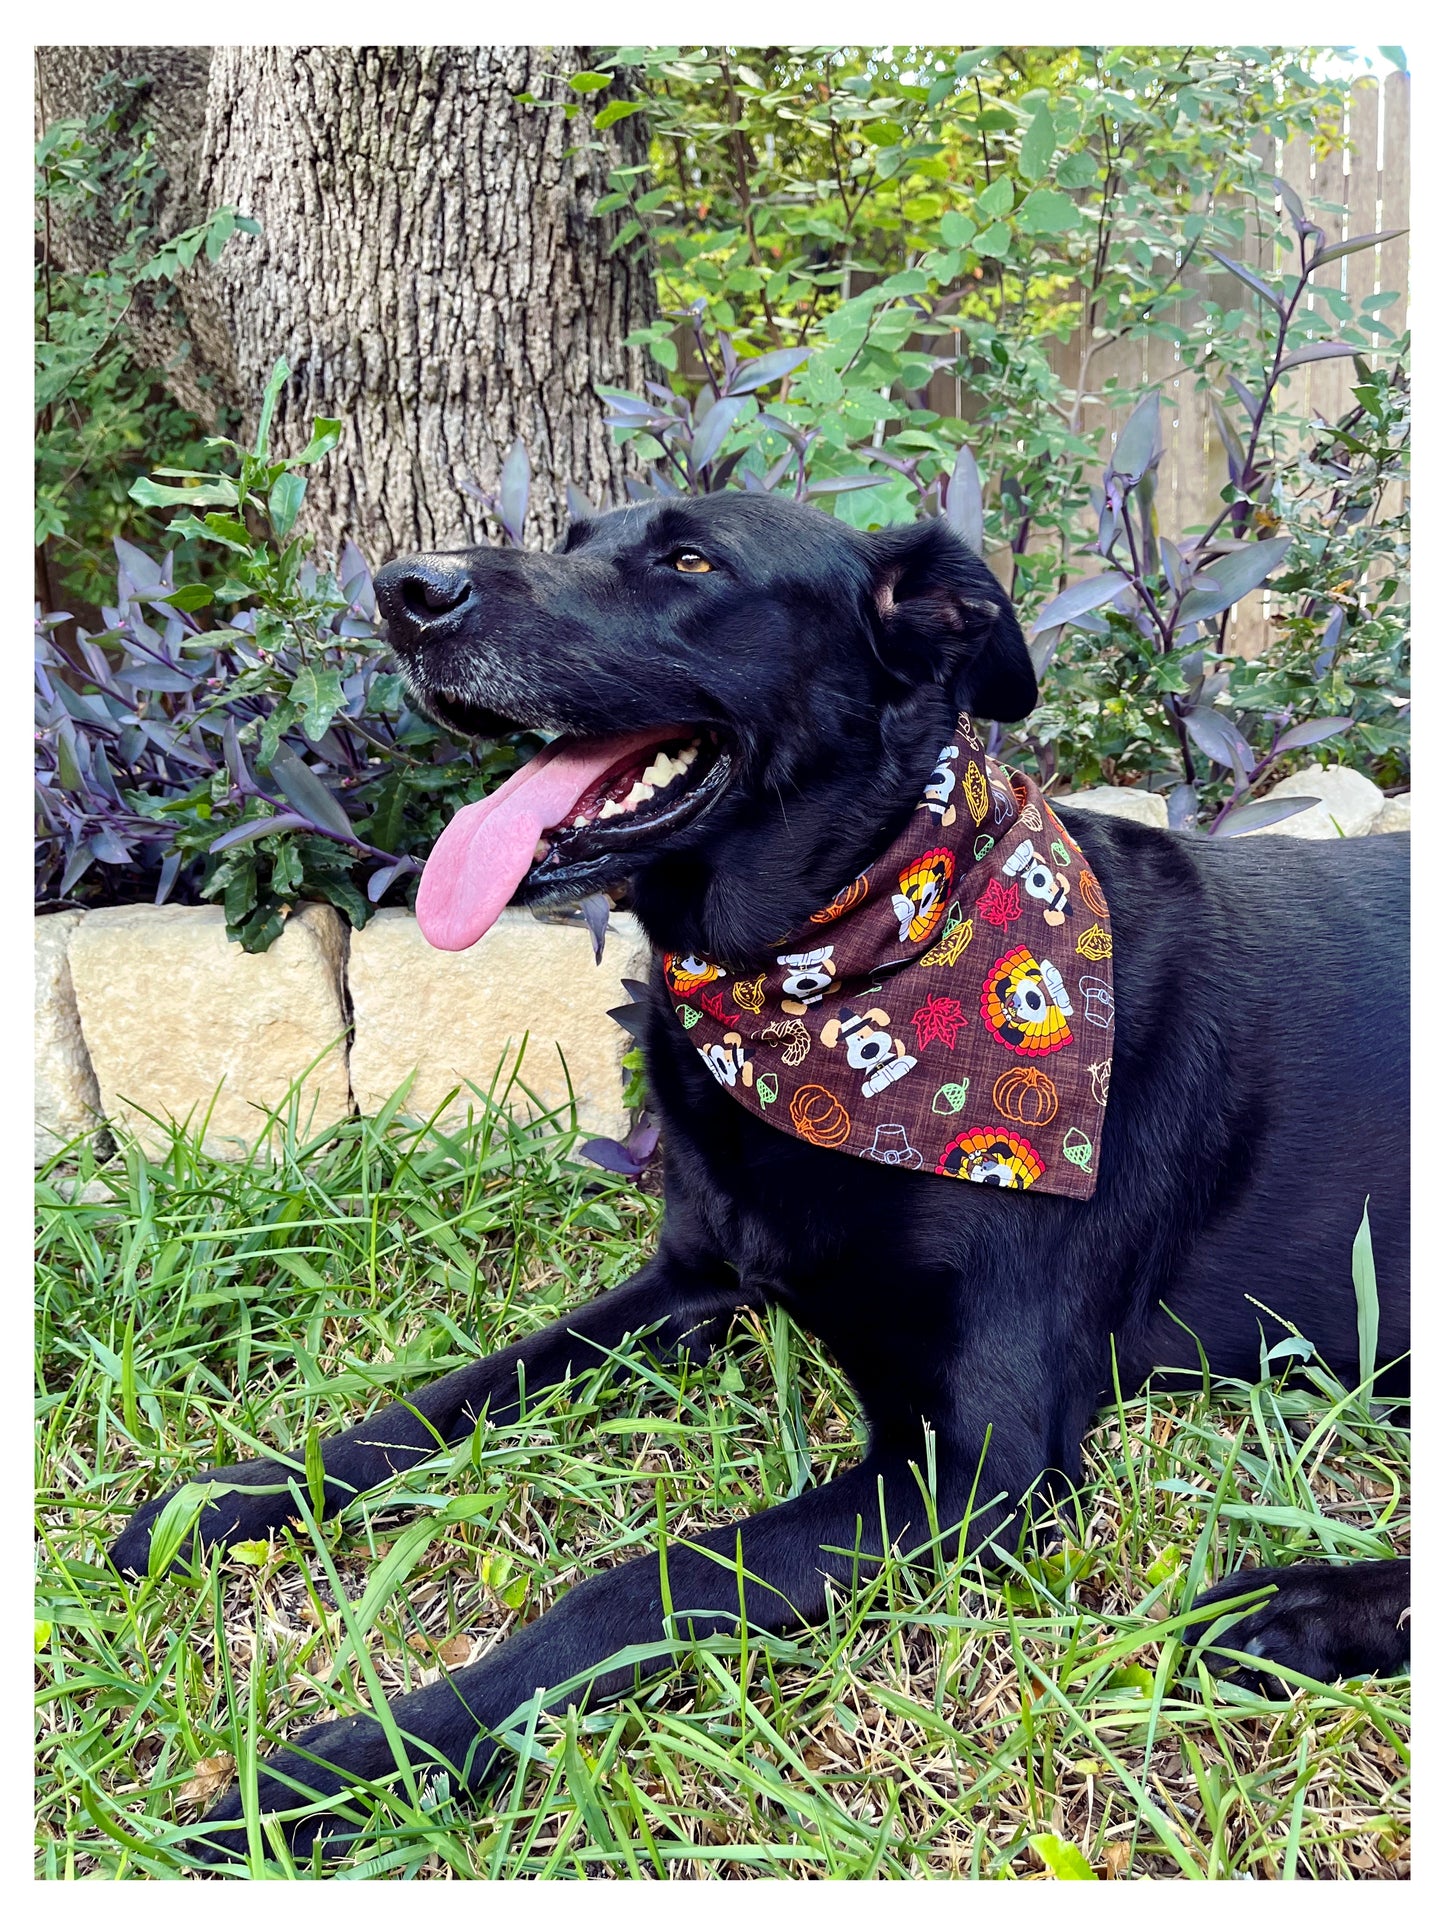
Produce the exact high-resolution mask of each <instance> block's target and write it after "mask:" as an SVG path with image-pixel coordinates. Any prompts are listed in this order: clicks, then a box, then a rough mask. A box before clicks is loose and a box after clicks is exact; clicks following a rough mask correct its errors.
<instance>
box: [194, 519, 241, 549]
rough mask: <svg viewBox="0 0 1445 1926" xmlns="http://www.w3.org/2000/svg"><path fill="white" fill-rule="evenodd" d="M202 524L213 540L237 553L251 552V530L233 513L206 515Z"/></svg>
mask: <svg viewBox="0 0 1445 1926" xmlns="http://www.w3.org/2000/svg"><path fill="white" fill-rule="evenodd" d="M202 526H203V527H204V528H205V531H206V534H207V535H208V536H209V537H210V539H211V540H212V541H213V542H220V543H221V544H222V546H223V547H225V548H229V549H231V550H233V551H234V552H235V553H236V554H238V555H249V554H250V553H251V531H250V530H249V529H248V528H247V526H246V524H245V523H244V522H239V521H237V520H236V518H235V516H234V515H207V516H206V518H205V520H204V522H203V524H202Z"/></svg>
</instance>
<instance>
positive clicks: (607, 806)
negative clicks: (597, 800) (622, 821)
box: [597, 796, 622, 823]
mask: <svg viewBox="0 0 1445 1926" xmlns="http://www.w3.org/2000/svg"><path fill="white" fill-rule="evenodd" d="M621 814H622V804H621V803H620V802H616V801H614V800H613V798H612V797H611V796H609V797H608V798H607V800H606V802H605V803H603V805H602V807H601V808H600V809H599V810H598V812H597V820H598V822H599V823H605V822H606V821H607V818H608V817H609V816H620V815H621Z"/></svg>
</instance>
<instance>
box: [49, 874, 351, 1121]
mask: <svg viewBox="0 0 1445 1926" xmlns="http://www.w3.org/2000/svg"><path fill="white" fill-rule="evenodd" d="M346 939H347V928H346V925H345V923H344V922H343V921H342V919H341V917H340V916H339V915H338V914H337V913H336V911H335V910H334V909H332V908H330V907H329V905H326V904H322V903H307V904H304V905H303V906H302V907H301V908H300V909H299V910H297V911H296V913H295V914H294V915H293V916H291V917H289V918H288V919H287V922H286V927H285V928H284V929H283V930H282V932H281V934H280V936H279V937H277V939H276V941H275V942H274V943H273V944H272V945H271V947H270V949H269V950H265V951H263V952H261V953H260V954H258V955H255V956H251V955H248V954H247V953H246V951H245V950H243V949H242V948H241V946H240V944H239V943H233V942H231V941H230V940H229V939H228V937H227V935H226V918H225V912H224V911H223V910H222V909H221V908H220V907H219V906H216V907H210V906H206V907H203V908H199V909H188V908H184V907H182V906H181V905H178V904H165V905H163V906H161V907H160V908H157V907H156V906H155V905H154V904H136V905H132V906H128V907H125V908H121V909H102V910H92V911H91V912H90V913H89V915H88V916H87V917H86V918H85V920H84V922H83V923H82V924H81V926H80V928H79V929H78V930H77V931H76V933H75V935H74V937H73V938H72V939H71V946H70V967H71V972H72V975H73V976H74V979H75V998H76V1004H77V1007H78V1008H79V1011H80V1024H81V1029H82V1030H83V1032H84V1034H85V1041H86V1046H87V1048H88V1049H89V1051H90V1060H91V1062H92V1064H93V1065H94V1067H95V1074H96V1077H97V1079H98V1081H99V1085H100V1097H101V1103H102V1105H103V1107H104V1110H105V1114H106V1116H107V1117H109V1118H111V1119H112V1120H118V1121H123V1122H124V1123H126V1124H127V1125H128V1126H129V1127H130V1128H131V1129H133V1130H134V1131H135V1132H136V1134H137V1135H138V1136H139V1137H140V1138H141V1140H142V1141H143V1142H145V1143H147V1144H149V1145H151V1146H152V1147H153V1148H157V1149H159V1148H163V1147H164V1145H165V1142H166V1137H165V1133H164V1131H163V1130H162V1129H160V1128H159V1127H158V1126H157V1125H156V1124H153V1123H152V1122H150V1121H149V1118H148V1117H147V1116H146V1115H145V1114H144V1113H146V1112H149V1113H150V1115H151V1116H153V1117H156V1118H162V1119H163V1118H167V1117H170V1118H174V1119H176V1120H177V1121H178V1122H183V1121H185V1120H186V1119H187V1118H189V1119H191V1120H192V1122H193V1125H194V1126H195V1127H199V1126H200V1124H201V1121H202V1120H203V1119H204V1118H205V1117H206V1114H207V1112H208V1111H209V1112H210V1120H209V1123H208V1124H207V1127H206V1144H207V1147H208V1149H210V1150H211V1151H212V1152H213V1153H214V1154H216V1155H219V1156H223V1157H229V1156H234V1157H239V1156H242V1155H244V1154H245V1151H246V1150H247V1149H248V1148H249V1147H250V1146H251V1145H252V1144H253V1143H254V1142H255V1141H256V1139H257V1137H258V1136H259V1135H260V1133H261V1131H262V1130H263V1129H264V1128H265V1124H266V1112H267V1111H269V1110H275V1109H277V1108H280V1109H281V1110H282V1113H283V1116H284V1114H285V1111H286V1106H287V1091H288V1089H289V1088H290V1086H291V1085H292V1084H293V1083H295V1082H296V1081H297V1080H298V1079H299V1078H302V1077H303V1076H304V1078H305V1081H304V1083H303V1084H302V1086H301V1089H300V1092H299V1110H298V1123H299V1128H300V1130H301V1132H302V1134H303V1136H309V1135H312V1134H314V1133H315V1132H317V1131H319V1130H322V1129H324V1128H325V1127H326V1126H327V1125H328V1124H333V1123H335V1122H337V1121H338V1120H339V1119H340V1118H342V1117H345V1116H347V1115H348V1114H349V1112H350V1108H351V1104H350V1094H349V1091H348V1087H347V1079H346V1041H345V1032H346V1011H345V1002H344V994H343V974H344V970H345V963H346ZM317 1059H319V1061H317ZM313 1066H314V1067H313Z"/></svg>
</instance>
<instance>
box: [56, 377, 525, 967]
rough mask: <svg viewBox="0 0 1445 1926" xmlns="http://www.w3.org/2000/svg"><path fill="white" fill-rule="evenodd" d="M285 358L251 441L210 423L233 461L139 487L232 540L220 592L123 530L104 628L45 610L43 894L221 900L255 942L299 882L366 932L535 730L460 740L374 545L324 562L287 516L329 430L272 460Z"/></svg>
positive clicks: (205, 534) (190, 535) (212, 536)
mask: <svg viewBox="0 0 1445 1926" xmlns="http://www.w3.org/2000/svg"><path fill="white" fill-rule="evenodd" d="M287 372H288V371H287V369H286V365H285V363H284V362H282V363H279V364H278V366H277V368H276V370H275V372H274V373H273V375H272V378H271V382H270V384H269V386H268V388H267V392H266V397H265V400H264V402H263V406H262V410H261V424H260V430H259V433H258V436H257V439H256V443H255V447H254V448H253V449H251V450H249V451H248V450H246V449H243V448H241V447H239V446H238V445H237V444H236V443H235V442H233V441H230V440H227V439H224V438H220V437H217V438H213V439H212V440H211V441H210V442H209V443H208V446H209V447H210V448H211V449H213V450H215V451H224V452H225V453H226V454H228V455H229V457H230V460H229V463H228V464H227V465H225V466H219V465H218V466H215V467H213V468H212V469H210V470H208V471H202V472H195V473H184V472H178V471H176V470H172V469H167V470H164V471H162V479H159V480H144V481H141V482H139V483H137V484H136V491H135V492H136V494H137V496H138V499H139V500H141V501H142V502H144V503H145V504H146V505H148V506H150V507H154V508H160V509H165V508H172V507H180V508H183V509H184V510H185V511H186V512H185V513H183V514H181V515H179V516H178V517H176V518H175V519H174V520H173V521H172V523H171V532H172V534H173V535H175V536H179V537H181V538H183V539H186V540H188V541H194V542H195V543H197V544H198V545H199V546H200V547H201V548H202V549H207V548H208V549H209V550H210V551H211V552H212V553H213V554H217V553H218V554H219V555H221V556H222V557H223V558H224V568H223V571H222V573H221V579H220V580H219V582H218V584H217V585H216V586H215V587H214V589H213V588H211V587H209V586H207V585H206V584H204V583H196V582H188V583H182V584H180V585H177V584H176V582H175V578H174V554H173V553H172V554H169V555H167V556H166V558H165V560H164V562H156V561H155V560H153V559H152V558H151V557H149V556H148V555H146V554H145V553H144V552H143V551H141V550H140V549H138V548H136V547H135V546H133V545H132V544H130V543H128V542H125V541H123V540H118V541H117V542H116V552H117V555H118V557H119V562H120V568H119V572H118V576H117V582H116V596H115V603H114V605H113V606H110V607H107V608H106V609H105V611H104V616H105V621H106V625H107V626H106V628H105V629H104V630H103V631H102V632H101V633H99V634H97V635H88V634H87V633H86V632H85V630H84V629H80V630H79V631H78V633H77V638H76V640H75V641H74V642H73V643H70V642H67V641H65V640H64V639H63V634H62V631H63V628H64V626H65V625H66V624H67V623H68V622H69V620H70V618H69V617H68V616H66V615H53V616H50V617H44V618H40V619H39V620H38V622H37V637H36V641H37V654H36V684H37V718H36V747H37V756H36V808H37V819H38V820H37V832H36V858H37V872H36V880H37V897H38V898H39V899H40V900H41V901H43V902H47V903H58V902H82V903H89V902H106V901H115V900H121V901H134V900H136V897H137V896H138V895H151V894H153V895H154V900H155V901H157V902H165V901H168V900H178V901H183V902H184V901H196V900H211V899H215V900H218V901H219V902H221V903H222V904H223V905H224V908H225V912H226V923H227V928H228V929H229V931H230V933H231V934H232V936H234V937H236V938H237V939H238V940H239V941H240V942H241V943H242V944H243V945H244V947H245V948H247V949H251V950H258V949H265V948H266V947H267V946H268V945H269V944H270V943H271V942H272V941H274V939H275V938H276V936H277V935H278V934H279V933H280V930H281V927H282V924H283V922H284V919H285V917H286V916H287V914H288V913H289V910H290V907H291V905H292V904H293V903H296V902H298V901H300V900H302V899H305V898H316V897H320V898H322V899H324V900H325V901H327V902H331V903H334V904H335V905H336V906H337V907H338V908H339V909H341V910H343V911H344V912H345V914H346V915H347V917H348V918H349V919H350V921H351V923H352V924H353V926H354V927H356V928H360V927H361V925H362V924H364V923H365V921H366V919H367V917H368V915H369V914H370V910H371V906H372V905H373V904H374V903H376V902H379V901H380V900H381V898H382V897H383V896H384V895H385V894H386V892H387V891H388V890H395V891H396V893H397V894H398V896H399V897H401V898H402V899H403V900H410V898H411V896H413V895H414V893H415V885H416V879H417V877H418V876H419V875H420V873H421V862H422V858H423V857H424V855H425V853H426V850H427V849H428V848H429V847H430V846H431V844H432V843H433V842H434V841H435V839H436V837H437V836H438V835H439V834H440V833H441V828H442V825H443V823H444V822H445V821H446V819H447V818H448V817H449V816H450V815H451V813H452V812H453V810H454V809H455V808H457V807H458V806H459V805H460V804H462V803H465V802H471V801H473V800H475V799H476V797H478V796H480V795H481V794H483V793H484V791H485V790H486V789H487V788H488V787H489V786H490V785H491V784H492V783H494V782H495V781H496V780H497V779H498V777H499V776H500V775H503V774H505V773H507V772H508V771H509V770H510V769H512V768H513V767H514V766H515V763H516V760H517V753H518V748H519V746H520V743H521V742H524V741H525V740H526V739H525V738H523V739H519V741H518V742H514V743H491V744H470V743H464V742H461V741H459V740H458V739H456V738H454V737H452V736H451V735H449V734H448V732H447V731H446V730H444V729H442V728H440V727H439V726H438V725H436V724H435V723H432V722H431V721H429V720H427V719H426V718H424V717H422V716H420V715H418V714H417V713H416V712H415V711H414V710H412V709H411V708H409V707H408V706H407V704H406V701H405V699H404V697H403V694H402V688H401V678H400V676H399V675H398V674H397V673H395V672H394V671H389V670H388V669H387V668H386V666H385V664H384V658H383V653H382V648H381V637H380V635H379V634H378V631H377V628H376V625H375V603H374V600H373V596H372V589H371V575H370V572H369V570H368V568H367V565H366V563H365V562H364V561H363V559H362V557H361V556H360V555H359V554H358V553H357V551H356V549H355V548H354V547H353V546H352V545H350V544H348V545H347V547H346V549H345V550H344V551H343V553H342V555H341V558H340V561H339V564H338V566H337V568H336V569H335V570H334V571H330V572H328V571H325V570H322V569H319V568H318V567H317V566H316V565H315V563H314V562H313V561H312V560H311V559H309V557H308V554H307V544H306V543H305V542H304V541H303V540H302V538H300V537H299V536H297V535H295V534H294V532H293V531H294V528H295V523H296V518H297V515H298V514H299V512H300V508H301V503H302V499H303V497H304V493H305V487H306V482H305V475H304V470H305V469H306V468H307V467H308V466H309V465H310V464H311V463H313V462H317V461H320V460H322V459H324V458H325V456H326V454H327V453H328V452H329V451H330V450H331V448H333V447H334V446H335V445H336V441H337V439H338V436H339V433H340V430H339V427H338V424H337V423H335V422H334V421H325V420H323V421H319V422H318V423H317V425H316V430H315V433H314V434H313V436H312V438H311V441H310V443H309V444H308V446H307V447H306V448H304V449H302V450H301V451H300V453H299V454H296V455H293V456H290V457H286V458H281V459H273V458H272V456H271V454H270V452H269V445H268V444H269V425H270V418H271V413H272V409H273V407H274V404H275V398H276V395H277V394H278V393H279V390H280V386H281V383H282V382H283V381H284V380H285V378H286V374H287ZM211 611H214V612H215V613H216V614H217V615H218V616H219V617H220V619H219V620H216V621H215V622H214V624H213V625H212V626H210V627H203V626H202V622H201V619H200V618H201V617H202V615H204V614H206V613H208V612H211ZM533 743H534V746H535V739H533Z"/></svg>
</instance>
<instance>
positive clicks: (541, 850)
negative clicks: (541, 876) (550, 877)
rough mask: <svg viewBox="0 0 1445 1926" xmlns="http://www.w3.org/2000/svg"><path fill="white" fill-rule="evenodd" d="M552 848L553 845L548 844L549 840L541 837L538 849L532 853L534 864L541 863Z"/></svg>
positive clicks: (538, 839)
mask: <svg viewBox="0 0 1445 1926" xmlns="http://www.w3.org/2000/svg"><path fill="white" fill-rule="evenodd" d="M550 847H551V845H550V844H549V843H548V841H547V838H546V837H545V836H539V837H538V838H537V847H536V848H535V849H534V850H533V851H532V861H533V862H534V863H540V862H541V860H542V858H543V857H544V856H545V855H546V854H547V851H548V849H549V848H550Z"/></svg>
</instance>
